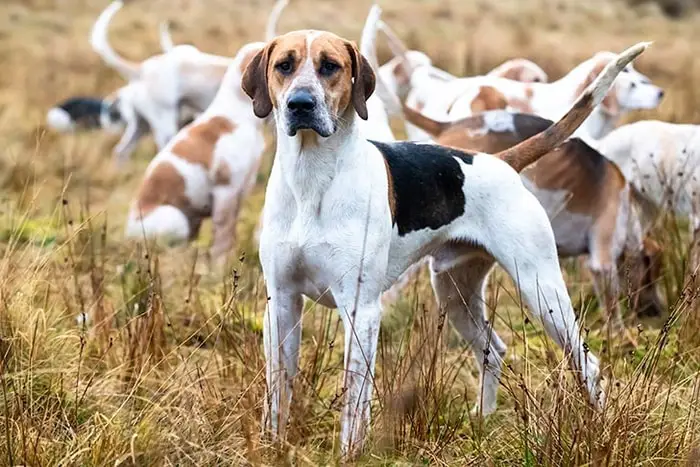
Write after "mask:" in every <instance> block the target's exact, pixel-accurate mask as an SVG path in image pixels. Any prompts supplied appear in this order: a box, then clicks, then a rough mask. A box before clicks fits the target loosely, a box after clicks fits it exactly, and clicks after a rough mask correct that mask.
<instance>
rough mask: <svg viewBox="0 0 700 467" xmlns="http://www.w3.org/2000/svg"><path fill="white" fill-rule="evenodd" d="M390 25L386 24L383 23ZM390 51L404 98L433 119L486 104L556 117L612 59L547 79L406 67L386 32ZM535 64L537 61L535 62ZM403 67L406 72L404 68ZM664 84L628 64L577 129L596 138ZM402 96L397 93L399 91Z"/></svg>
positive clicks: (599, 56) (603, 56) (653, 102)
mask: <svg viewBox="0 0 700 467" xmlns="http://www.w3.org/2000/svg"><path fill="white" fill-rule="evenodd" d="M385 28H386V30H387V31H390V28H388V26H385ZM391 43H393V44H394V46H393V48H392V51H393V52H394V54H395V55H397V56H396V57H395V59H396V58H398V59H399V63H403V66H401V65H400V66H398V67H397V68H396V70H397V72H398V73H399V74H400V76H399V78H398V79H399V81H401V82H406V81H408V82H409V83H410V84H409V85H408V88H409V89H410V91H409V92H408V93H407V95H406V99H405V101H404V102H405V103H406V105H408V106H409V107H411V108H413V109H415V110H419V111H420V112H421V113H423V114H424V115H426V116H429V117H431V118H434V119H437V120H459V119H460V118H464V117H468V116H471V115H474V114H477V113H479V112H483V111H486V110H496V109H506V110H511V111H516V112H523V113H530V114H535V115H539V116H541V117H544V118H548V119H551V120H557V119H559V118H560V117H561V116H562V115H563V113H564V112H566V110H567V109H568V108H569V106H570V105H571V103H572V102H574V101H575V100H576V98H577V96H578V95H579V94H580V93H581V91H582V90H583V89H585V88H586V86H588V85H589V84H590V83H591V82H592V81H593V79H595V77H596V76H598V74H599V73H600V71H601V70H602V69H603V68H604V67H605V66H606V64H608V63H609V62H610V61H611V60H612V59H614V57H615V54H613V53H612V52H598V53H596V54H595V55H594V56H593V57H591V58H590V59H588V60H586V61H584V62H583V63H581V64H579V65H578V66H577V67H575V68H574V69H573V70H571V71H570V72H569V73H568V74H567V75H566V76H564V77H563V78H561V79H559V80H557V81H554V82H550V83H544V82H529V83H523V82H519V81H514V80H512V79H506V78H505V77H504V75H501V76H493V75H491V76H489V75H486V76H476V77H469V78H458V79H451V78H450V75H445V74H436V73H435V72H434V71H432V70H431V69H430V68H429V67H411V62H410V60H401V57H402V56H405V52H403V51H404V50H405V46H403V44H402V43H401V41H400V40H399V39H398V38H397V37H396V35H395V34H391ZM535 66H536V65H535ZM405 73H407V74H405ZM663 94H664V92H663V90H662V89H660V88H659V87H657V86H654V85H653V84H652V83H651V82H650V80H649V78H647V77H646V76H644V75H643V74H641V73H639V72H638V71H636V70H635V69H634V67H633V66H632V64H630V65H628V67H627V68H626V69H625V70H624V71H623V72H622V73H621V74H620V76H619V77H618V78H617V80H616V81H615V84H614V86H613V87H612V89H611V90H610V92H609V93H608V95H607V96H606V99H605V100H604V101H603V103H602V104H601V105H600V106H599V107H598V108H596V109H595V110H594V112H593V114H592V115H591V116H590V117H589V118H588V120H586V122H585V123H584V124H583V125H582V126H581V128H580V129H579V131H578V132H577V136H580V137H582V138H584V139H586V141H587V142H589V141H590V140H591V139H599V138H601V137H603V136H605V135H606V134H607V133H608V132H610V131H611V130H612V129H613V128H614V127H615V125H616V124H617V122H618V121H619V119H620V117H621V116H623V115H624V113H625V112H628V111H630V110H636V109H653V108H656V107H657V106H658V105H659V103H660V102H661V99H662V98H663ZM400 97H401V96H400ZM411 130H412V129H411V128H408V131H409V138H410V139H412V140H425V139H427V138H429V136H428V135H427V134H425V133H424V132H421V131H415V128H414V129H413V130H414V131H411Z"/></svg>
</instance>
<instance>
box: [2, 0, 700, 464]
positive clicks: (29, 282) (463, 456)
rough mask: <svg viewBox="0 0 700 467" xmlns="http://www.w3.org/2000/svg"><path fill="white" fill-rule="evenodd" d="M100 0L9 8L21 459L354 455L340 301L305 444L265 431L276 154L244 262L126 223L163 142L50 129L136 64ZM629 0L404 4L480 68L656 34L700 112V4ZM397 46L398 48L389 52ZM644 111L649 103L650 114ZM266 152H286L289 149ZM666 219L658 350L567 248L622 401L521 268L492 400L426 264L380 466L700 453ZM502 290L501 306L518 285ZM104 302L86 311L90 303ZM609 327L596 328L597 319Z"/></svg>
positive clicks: (406, 18)
mask: <svg viewBox="0 0 700 467" xmlns="http://www.w3.org/2000/svg"><path fill="white" fill-rule="evenodd" d="M106 3H107V2H106V1H96V0H62V1H60V2H58V1H53V0H5V1H4V2H2V4H0V60H2V64H3V68H2V73H0V148H1V149H0V151H1V152H0V155H1V157H0V190H1V193H2V197H1V203H0V219H1V220H2V222H1V223H0V252H1V255H0V378H1V379H0V426H2V428H0V434H1V436H0V438H1V439H2V440H1V441H0V464H2V465H10V464H23V465H116V464H127V465H175V464H177V465H189V464H198V465H202V464H205V465H231V464H247V463H250V464H254V465H259V464H281V463H290V464H295V465H297V464H298V465H313V464H326V463H334V462H335V459H336V455H337V439H338V437H337V432H338V418H339V405H340V402H341V400H340V396H339V395H340V393H341V390H340V384H341V383H340V378H339V374H340V367H341V364H342V358H341V354H340V350H341V349H342V345H339V343H340V342H342V340H341V339H342V335H341V329H340V324H339V322H338V317H337V315H336V314H335V313H332V312H327V311H325V310H323V309H320V308H317V307H313V306H310V307H308V309H307V310H306V313H305V316H304V344H303V355H302V363H301V368H302V371H301V374H300V376H299V378H298V379H297V381H296V386H295V391H296V393H295V403H294V408H293V409H294V410H293V415H292V419H291V421H290V430H289V436H288V441H287V443H285V444H284V445H282V446H270V445H269V443H267V442H266V441H265V440H264V439H261V438H260V426H259V420H260V414H261V404H262V393H263V390H264V378H263V364H264V359H263V356H262V345H261V341H262V339H261V319H262V318H261V317H262V312H263V307H264V302H265V293H264V287H263V282H262V278H261V272H260V268H259V266H258V262H257V257H256V251H255V247H254V244H253V242H252V240H250V239H251V234H252V230H253V227H254V225H255V222H256V220H257V213H258V212H259V209H260V206H261V204H262V194H263V189H264V183H265V178H266V176H265V173H266V172H264V173H262V174H261V176H260V178H259V183H258V185H257V187H256V190H255V192H254V194H253V196H252V197H251V198H250V199H249V200H248V202H247V203H246V206H245V209H244V211H243V220H242V222H241V226H240V230H241V232H240V238H242V239H244V240H243V243H242V244H240V245H238V246H237V252H236V254H235V257H234V258H233V260H232V267H231V269H230V270H229V272H228V274H227V275H226V277H225V278H224V279H223V280H222V279H220V278H218V279H217V278H216V277H214V276H212V275H210V274H208V273H207V264H206V260H205V258H204V256H203V255H202V254H199V253H200V252H201V251H203V247H204V246H206V245H207V242H208V241H209V238H208V235H207V233H206V230H207V229H205V234H204V235H203V238H202V239H200V241H199V242H198V243H197V244H196V245H191V246H188V247H179V248H172V249H162V248H157V247H155V246H147V245H136V244H130V243H126V242H124V240H123V238H122V235H121V232H122V227H123V220H124V217H125V214H126V211H127V206H128V203H129V201H130V198H131V196H132V194H133V193H134V189H135V187H136V184H137V183H138V181H139V179H140V177H141V174H142V173H143V169H144V167H145V165H146V164H147V161H148V159H149V157H150V156H152V154H153V150H154V146H153V144H152V143H151V142H147V143H144V144H142V145H141V147H140V150H139V151H138V154H137V157H136V158H135V160H134V161H133V162H132V164H130V166H129V167H128V168H127V169H126V170H125V171H123V172H117V171H115V170H114V169H113V168H112V166H111V163H110V160H109V154H110V150H111V146H112V145H113V144H114V140H113V139H112V138H111V137H108V136H104V135H100V134H82V135H74V136H61V137H59V136H57V135H53V134H48V133H46V132H45V130H44V129H43V128H42V125H41V122H42V120H43V115H44V113H45V111H46V109H47V108H48V107H50V106H51V105H52V104H53V103H55V102H56V101H58V100H60V99H63V98H65V97H68V96H71V95H75V94H82V95H105V94H106V93H108V92H110V91H112V90H113V89H115V88H116V87H117V86H119V85H120V84H121V83H120V80H119V78H118V77H117V76H116V74H115V73H113V72H112V71H110V70H107V69H105V68H104V67H103V66H102V65H101V63H100V61H99V60H98V58H97V57H96V56H95V55H94V54H93V53H92V52H91V51H90V49H89V45H88V43H87V40H86V39H87V33H88V30H89V27H90V26H91V23H92V21H93V20H94V18H95V17H96V15H97V14H98V13H99V11H100V10H101V9H102V8H103V7H104V6H105V5H106ZM271 3H272V2H271V1H265V2H263V4H262V5H259V4H258V3H257V2H247V1H243V0H235V1H226V2H224V1H221V0H207V1H206V2H205V1H201V2H200V1H197V2H195V1H193V0H189V1H188V0H169V1H166V0H154V1H149V2H145V1H141V2H138V1H134V2H131V3H130V4H129V6H128V7H127V8H125V9H124V11H123V12H122V13H120V15H119V16H118V18H117V19H116V21H115V25H114V28H113V34H112V36H113V38H114V39H113V42H114V43H115V44H116V45H117V48H118V49H119V50H121V51H123V52H124V53H125V54H126V55H128V56H131V57H146V56H148V55H149V54H150V53H153V52H155V51H157V23H158V21H159V20H160V19H162V18H164V17H168V18H171V19H172V20H174V22H175V28H174V35H175V38H176V39H177V40H179V41H182V42H190V43H194V44H195V45H197V46H199V47H200V48H202V49H204V50H207V51H210V52H214V53H221V54H227V53H228V54H232V53H234V52H235V50H236V48H237V47H238V46H239V45H240V44H241V43H242V42H243V41H246V40H253V39H256V40H257V39H260V38H261V36H262V31H263V23H264V18H265V16H266V14H267V11H268V10H269V7H270V5H271ZM626 5H627V4H626V3H625V2H623V1H622V0H620V1H614V0H609V1H603V0H591V1H589V2H579V1H576V0H533V1H529V2H525V1H521V0H499V1H498V2H487V1H473V2H463V1H460V0H448V1H442V2H426V1H417V0H401V1H396V2H391V3H390V2H385V4H384V5H383V6H384V9H385V17H386V19H387V20H388V21H390V22H391V24H392V25H394V26H395V28H396V29H397V31H398V32H399V33H400V34H401V35H402V36H403V37H404V38H406V40H407V42H408V43H409V44H410V45H412V46H414V47H417V48H420V49H422V50H425V51H426V52H428V53H429V54H430V55H431V56H433V57H434V58H435V60H436V61H437V63H438V64H439V65H441V66H443V67H446V68H448V69H449V70H450V71H452V72H455V73H458V74H469V73H478V72H483V71H485V70H487V69H489V68H490V67H492V66H493V65H496V64H497V63H499V62H500V61H502V60H504V59H506V58H510V57H515V56H527V57H529V58H532V59H533V60H535V61H536V62H538V63H540V64H541V65H542V66H543V67H544V68H545V69H546V70H547V71H548V72H549V73H550V76H553V77H556V76H559V75H561V74H563V73H564V72H565V71H566V70H567V69H568V68H570V67H571V66H572V65H574V64H575V63H577V62H578V61H580V60H582V59H584V58H586V57H587V56H589V55H591V54H592V53H593V52H595V51H597V50H599V49H612V50H621V49H622V48H623V47H625V46H627V45H629V44H631V43H633V42H635V41H638V40H648V39H652V40H655V44H654V46H653V48H652V49H650V50H649V51H648V52H647V53H646V54H645V55H644V56H643V57H642V58H641V60H640V61H639V64H638V68H639V69H640V70H641V71H642V72H645V73H647V74H649V75H650V76H651V77H652V78H653V79H654V80H656V81H657V82H659V83H660V84H662V85H664V86H665V87H666V88H667V96H668V97H667V99H666V101H665V102H664V104H663V106H662V107H661V109H660V110H659V111H658V112H655V113H653V114H652V113H649V114H647V115H646V116H652V115H653V116H655V117H658V118H662V119H666V120H672V121H688V122H699V121H700V105H699V104H700V97H699V96H698V92H697V91H696V89H698V85H699V84H700V65H698V63H697V61H696V60H695V57H697V56H698V55H699V52H700V40H698V37H700V36H698V35H697V34H696V33H697V31H696V30H695V29H696V28H695V26H696V25H697V21H698V19H700V17H698V16H697V14H695V16H688V17H685V18H683V19H680V20H678V21H671V20H667V19H665V18H664V16H663V15H662V14H661V13H660V12H659V9H658V8H657V7H655V6H654V5H653V4H645V5H643V6H641V7H640V8H639V9H636V10H632V9H629V8H627V6H626ZM368 8H369V3H368V2H366V1H363V2H358V3H353V4H350V3H349V2H347V1H346V2H340V1H339V0H327V1H313V2H312V1H310V0H293V1H292V5H291V6H290V7H289V9H288V11H287V13H286V14H285V15H284V17H283V20H282V24H281V26H282V29H284V30H290V29H295V28H301V27H304V28H306V27H316V28H329V27H332V29H333V30H335V31H336V32H338V33H340V34H341V35H344V36H346V37H353V38H356V37H357V36H358V33H359V30H360V28H361V23H362V20H363V19H364V17H365V15H366V12H367V10H368ZM380 52H381V53H380V55H381V56H383V57H386V50H385V49H381V51H380ZM640 116H643V115H636V116H633V118H638V117H640ZM264 165H265V167H269V157H268V158H267V163H266V164H264ZM679 232H680V231H679V230H678V227H677V224H676V223H675V222H674V221H673V220H668V219H664V220H662V222H660V226H659V229H658V234H659V235H660V236H662V237H663V239H664V242H663V243H664V244H665V246H666V251H665V272H666V275H665V277H664V282H663V284H661V286H662V288H663V289H664V291H665V293H666V296H667V298H668V302H669V307H668V311H667V314H666V315H665V316H663V318H662V319H660V320H656V321H647V322H638V321H636V320H635V318H634V317H632V316H630V317H629V321H630V326H632V327H633V329H634V327H637V326H639V327H638V330H635V331H634V332H636V333H638V340H639V346H638V347H637V348H632V347H629V346H627V345H625V344H624V340H623V339H622V337H621V336H618V335H613V336H612V337H610V338H608V334H607V332H606V331H605V330H604V329H601V324H600V322H601V320H600V315H599V313H598V311H597V306H596V304H595V303H594V302H593V300H592V299H591V297H590V294H589V288H590V287H589V285H588V283H587V282H586V280H585V277H583V274H581V273H580V272H579V271H578V270H577V268H576V267H575V265H574V264H568V263H567V265H566V266H567V280H568V283H569V284H570V291H571V293H572V296H573V297H575V301H576V302H577V303H578V304H579V306H578V307H577V309H578V311H579V312H580V314H581V316H582V317H583V318H584V319H583V321H584V322H585V323H586V324H585V327H586V333H588V340H589V343H590V345H591V347H592V349H593V350H595V351H596V352H597V353H598V354H599V355H601V357H602V358H603V361H604V365H605V368H606V370H605V371H606V381H607V384H608V386H609V388H608V389H609V393H610V397H609V404H608V406H607V408H606V410H605V411H604V412H603V413H594V412H592V411H591V410H590V409H589V407H588V406H587V405H586V404H585V403H584V402H583V398H582V397H581V392H580V389H579V388H578V387H577V385H576V384H575V381H574V378H573V376H572V375H571V374H570V372H569V371H568V370H567V369H566V368H565V367H563V366H562V365H561V364H560V359H561V358H560V357H561V355H560V353H559V352H558V350H556V349H554V348H553V346H552V344H551V342H550V341H549V340H547V339H546V338H545V337H544V336H543V334H542V331H541V327H540V326H539V325H533V324H531V323H530V322H529V320H528V319H527V318H526V317H525V315H524V314H523V312H522V310H521V308H520V307H519V306H518V304H517V303H516V301H515V300H514V299H513V297H514V295H515V294H514V293H513V291H514V288H513V286H512V284H511V283H510V281H508V280H506V279H505V278H504V276H503V274H501V273H498V274H497V275H496V280H494V281H493V285H492V287H491V294H490V306H491V307H490V309H491V312H492V313H493V314H494V319H493V321H494V322H495V326H496V327H497V328H498V329H499V331H500V334H501V335H502V336H503V337H504V338H505V340H506V341H507V342H508V343H509V349H510V350H509V353H508V356H507V368H506V369H505V372H504V374H505V376H504V378H503V386H502V390H501V393H500V394H501V398H500V399H501V401H500V410H499V411H498V412H497V413H496V414H495V415H494V416H492V417H491V418H489V419H488V420H487V421H485V422H482V421H479V420H477V419H474V418H471V417H470V416H469V408H470V405H471V404H472V403H473V401H474V400H475V393H476V391H478V390H479V388H478V387H477V383H476V378H475V365H473V363H472V361H471V359H470V356H469V353H468V351H467V350H466V349H465V348H464V347H463V344H462V343H461V342H460V341H459V339H458V338H456V336H455V335H454V333H453V331H451V329H450V328H449V326H447V325H446V323H445V317H444V316H443V315H441V314H440V312H439V310H438V309H437V308H436V306H435V304H434V301H433V298H432V294H431V292H430V289H429V285H428V281H427V280H426V278H425V277H422V278H421V279H420V280H419V281H418V282H417V283H416V284H414V285H413V286H412V287H411V288H410V290H409V291H408V292H407V293H406V294H405V297H404V298H403V299H402V301H401V302H400V303H399V304H397V305H396V307H394V309H391V310H388V311H387V312H386V315H385V319H384V322H383V327H382V330H381V337H380V353H379V357H378V372H377V390H376V393H375V394H376V403H375V407H374V414H375V417H374V423H373V427H374V429H373V434H372V436H371V439H370V441H369V448H370V449H369V453H368V454H367V455H365V457H364V458H363V459H362V461H363V462H366V463H370V464H375V465H397V464H398V465H403V464H411V465H413V464H437V465H440V464H456V465H464V464H473V465H527V466H531V465H581V464H589V465H677V464H678V463H685V462H688V465H699V463H700V446H699V445H698V442H699V436H700V426H699V424H698V422H699V421H700V418H699V417H698V413H697V410H698V393H699V392H700V378H698V372H699V370H700V354H699V353H698V346H699V345H700V339H699V338H698V336H699V335H700V319H698V317H697V310H696V306H695V305H694V302H695V291H694V290H692V289H691V288H684V285H685V284H686V283H687V282H688V281H689V279H691V277H690V276H689V275H688V274H687V272H686V267H685V264H686V261H685V258H686V257H687V248H686V240H685V239H684V236H683V235H681V234H680V233H679ZM496 304H498V307H497V308H496V307H495V305H496ZM80 316H87V317H88V319H87V321H86V322H82V321H81V320H76V317H80ZM589 329H590V331H589Z"/></svg>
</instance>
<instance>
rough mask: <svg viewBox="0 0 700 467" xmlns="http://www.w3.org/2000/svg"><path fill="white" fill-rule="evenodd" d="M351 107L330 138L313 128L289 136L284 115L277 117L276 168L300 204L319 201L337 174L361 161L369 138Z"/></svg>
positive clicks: (274, 164) (274, 168)
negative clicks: (283, 118)
mask: <svg viewBox="0 0 700 467" xmlns="http://www.w3.org/2000/svg"><path fill="white" fill-rule="evenodd" d="M351 110H352V111H349V112H346V113H345V115H344V116H343V118H342V121H343V123H342V124H341V125H339V126H338V129H337V130H336V131H335V132H334V133H333V134H332V135H331V136H329V137H327V138H324V137H322V136H319V135H318V134H317V133H315V132H314V131H313V130H301V131H298V132H297V134H296V135H294V136H288V135H287V133H286V128H284V126H283V124H282V122H281V118H280V116H279V115H276V116H275V121H276V129H277V152H276V154H275V160H274V163H273V171H274V170H278V171H279V173H280V175H281V178H282V179H283V180H284V184H285V185H286V188H287V189H289V190H290V191H291V192H292V194H293V196H294V199H295V201H296V203H297V204H298V205H300V204H301V205H304V204H308V205H315V204H317V203H319V202H320V201H321V198H322V197H323V194H324V193H325V192H326V191H327V190H328V188H329V186H330V185H331V184H332V183H333V181H334V180H335V179H336V177H337V176H338V175H339V174H341V173H343V172H344V171H346V170H347V169H349V168H352V167H354V166H356V165H357V164H358V163H359V162H360V161H359V159H360V158H361V154H362V148H361V145H362V144H363V143H365V142H366V140H365V139H363V138H362V137H361V135H360V128H359V125H358V124H357V120H356V118H357V117H356V114H355V112H354V109H351Z"/></svg>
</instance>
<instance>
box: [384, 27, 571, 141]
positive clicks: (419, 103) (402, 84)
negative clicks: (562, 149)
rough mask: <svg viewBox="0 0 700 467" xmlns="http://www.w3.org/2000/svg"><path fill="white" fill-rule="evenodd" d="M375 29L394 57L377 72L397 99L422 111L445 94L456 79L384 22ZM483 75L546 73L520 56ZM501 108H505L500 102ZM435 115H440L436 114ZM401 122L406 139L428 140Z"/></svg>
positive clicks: (532, 79)
mask: <svg viewBox="0 0 700 467" xmlns="http://www.w3.org/2000/svg"><path fill="white" fill-rule="evenodd" d="M379 28H380V29H381V31H382V32H383V33H384V34H385V36H386V37H387V39H388V43H389V48H390V49H391V51H392V53H393V54H394V58H392V59H391V60H389V61H388V62H387V63H386V64H384V65H383V66H382V68H381V69H380V75H381V76H382V77H383V79H384V81H386V82H387V83H388V86H389V87H390V89H391V90H392V91H393V92H394V94H395V95H397V96H398V97H399V99H401V100H402V101H406V102H407V103H409V104H410V105H411V106H412V107H414V108H416V109H417V110H421V111H423V112H425V110H422V109H423V108H424V107H426V102H428V101H431V100H432V99H434V98H435V97H434V96H442V95H443V94H444V93H445V86H446V85H447V84H448V83H452V82H454V81H457V80H458V78H457V77H456V76H454V75H452V74H450V73H448V72H446V71H443V70H441V69H440V68H437V67H435V66H433V65H432V61H431V60H430V58H429V57H428V56H427V55H425V54H423V53H422V52H419V51H415V50H408V48H407V47H406V46H405V45H404V43H403V42H402V41H401V39H399V38H398V36H397V35H396V33H395V32H394V31H393V30H392V29H391V28H390V27H389V26H388V25H387V24H386V23H385V22H383V21H380V23H379ZM486 76H487V77H490V78H494V79H496V78H503V79H506V78H507V79H510V80H515V81H521V82H523V83H547V82H548V80H549V78H548V76H547V73H545V72H544V70H542V68H540V67H539V66H538V65H537V64H535V63H533V62H531V61H530V60H526V59H523V58H516V59H512V60H507V61H506V62H504V63H502V64H501V65H499V66H497V67H496V68H494V69H493V70H491V71H490V72H489V73H487V75H486ZM572 102H573V101H572ZM483 104H488V105H483ZM483 104H482V105H481V106H482V107H484V109H483V110H489V109H490V108H491V107H494V106H495V103H494V102H485V103H483ZM487 107H488V108H487ZM503 107H505V105H504V104H503ZM431 115H432V114H431ZM435 116H436V117H441V115H440V114H439V113H438V114H437V115H435ZM405 124H406V133H407V134H408V139H410V140H412V141H426V140H429V139H430V136H429V135H428V134H427V133H425V132H424V131H422V130H421V129H420V128H417V127H415V126H414V125H412V124H411V123H410V122H405Z"/></svg>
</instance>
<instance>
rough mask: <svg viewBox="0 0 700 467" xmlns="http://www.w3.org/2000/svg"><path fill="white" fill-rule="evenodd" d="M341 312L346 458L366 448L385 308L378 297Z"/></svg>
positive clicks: (343, 439)
mask: <svg viewBox="0 0 700 467" xmlns="http://www.w3.org/2000/svg"><path fill="white" fill-rule="evenodd" d="M339 311H340V313H341V317H342V320H343V329H344V331H345V374H344V378H343V390H344V391H345V405H344V407H343V414H342V417H341V422H340V423H341V427H340V443H341V450H342V455H343V457H344V458H355V457H357V455H359V454H360V452H361V450H362V446H363V443H364V440H365V437H366V435H367V431H368V428H369V422H370V399H371V396H372V388H373V387H374V363H375V356H376V350H377V339H378V337H379V325H380V321H381V315H382V311H381V306H380V304H379V298H378V297H377V299H376V300H374V301H372V302H369V303H366V304H364V305H363V304H357V305H355V304H352V303H351V304H350V306H348V307H343V308H340V309H339Z"/></svg>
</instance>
